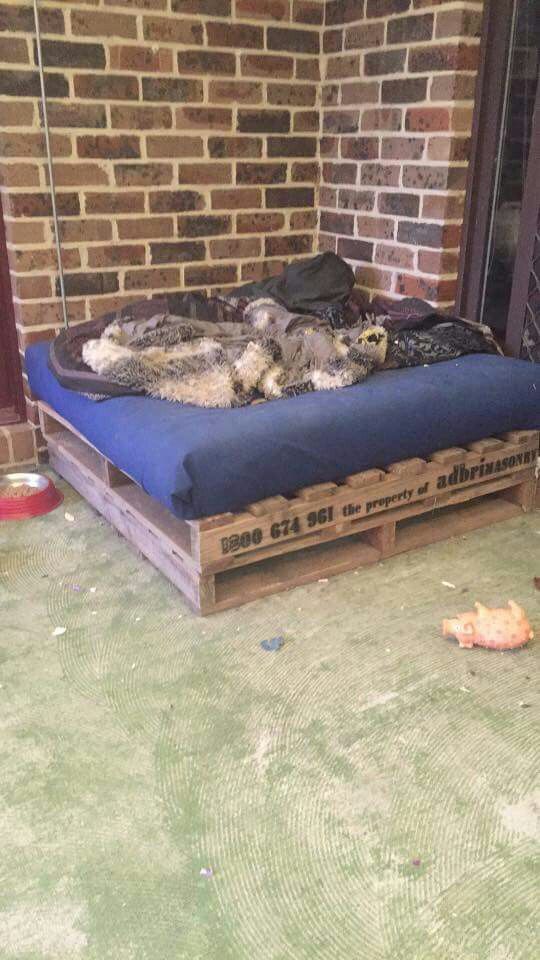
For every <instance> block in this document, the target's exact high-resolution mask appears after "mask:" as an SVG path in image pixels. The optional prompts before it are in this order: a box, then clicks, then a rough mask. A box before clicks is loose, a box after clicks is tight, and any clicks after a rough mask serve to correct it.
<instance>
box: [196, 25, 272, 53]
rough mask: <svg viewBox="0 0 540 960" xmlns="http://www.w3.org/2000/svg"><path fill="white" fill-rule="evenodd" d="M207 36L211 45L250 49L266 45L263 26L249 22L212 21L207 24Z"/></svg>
mask: <svg viewBox="0 0 540 960" xmlns="http://www.w3.org/2000/svg"><path fill="white" fill-rule="evenodd" d="M206 36H207V38H208V45H209V46H210V47H234V48H235V49H241V48H242V49H246V48H247V49H248V50H249V49H250V48H253V47H255V48H256V49H261V48H262V47H264V32H263V29H262V27H253V26H251V25H250V24H247V23H212V22H211V21H208V22H207V24H206Z"/></svg>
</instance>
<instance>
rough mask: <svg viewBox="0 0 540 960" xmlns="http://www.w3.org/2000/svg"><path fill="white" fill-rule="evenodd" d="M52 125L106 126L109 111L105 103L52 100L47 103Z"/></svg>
mask: <svg viewBox="0 0 540 960" xmlns="http://www.w3.org/2000/svg"><path fill="white" fill-rule="evenodd" d="M47 117H48V120H49V124H50V126H51V127H52V128H53V129H54V128H55V127H106V126H107V112H106V107H105V104H103V103H61V102H59V101H58V100H51V101H50V102H49V103H48V105H47Z"/></svg>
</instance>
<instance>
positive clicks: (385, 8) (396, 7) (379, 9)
mask: <svg viewBox="0 0 540 960" xmlns="http://www.w3.org/2000/svg"><path fill="white" fill-rule="evenodd" d="M433 2H437V0H433ZM410 3H411V0H367V7H366V16H367V17H386V16H388V14H392V13H404V12H405V10H408V9H409V6H410Z"/></svg>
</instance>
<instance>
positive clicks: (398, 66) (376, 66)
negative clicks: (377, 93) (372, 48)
mask: <svg viewBox="0 0 540 960" xmlns="http://www.w3.org/2000/svg"><path fill="white" fill-rule="evenodd" d="M406 56H407V50H406V49H403V50H384V51H379V50H377V51H376V52H374V53H366V54H365V56H364V72H365V74H366V76H368V77H371V76H379V75H381V74H387V73H401V72H402V71H403V70H404V69H405V58H406Z"/></svg>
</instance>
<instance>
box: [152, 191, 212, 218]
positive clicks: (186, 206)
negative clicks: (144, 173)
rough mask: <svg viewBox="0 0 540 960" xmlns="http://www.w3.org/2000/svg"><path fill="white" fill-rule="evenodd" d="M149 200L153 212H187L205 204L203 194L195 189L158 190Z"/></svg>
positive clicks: (199, 208)
mask: <svg viewBox="0 0 540 960" xmlns="http://www.w3.org/2000/svg"><path fill="white" fill-rule="evenodd" d="M149 201H150V212H151V213H185V212H187V211H188V210H204V206H205V202H204V197H203V195H202V194H201V193H197V192H196V191H195V190H156V191H155V192H152V193H151V194H150V196H149Z"/></svg>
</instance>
